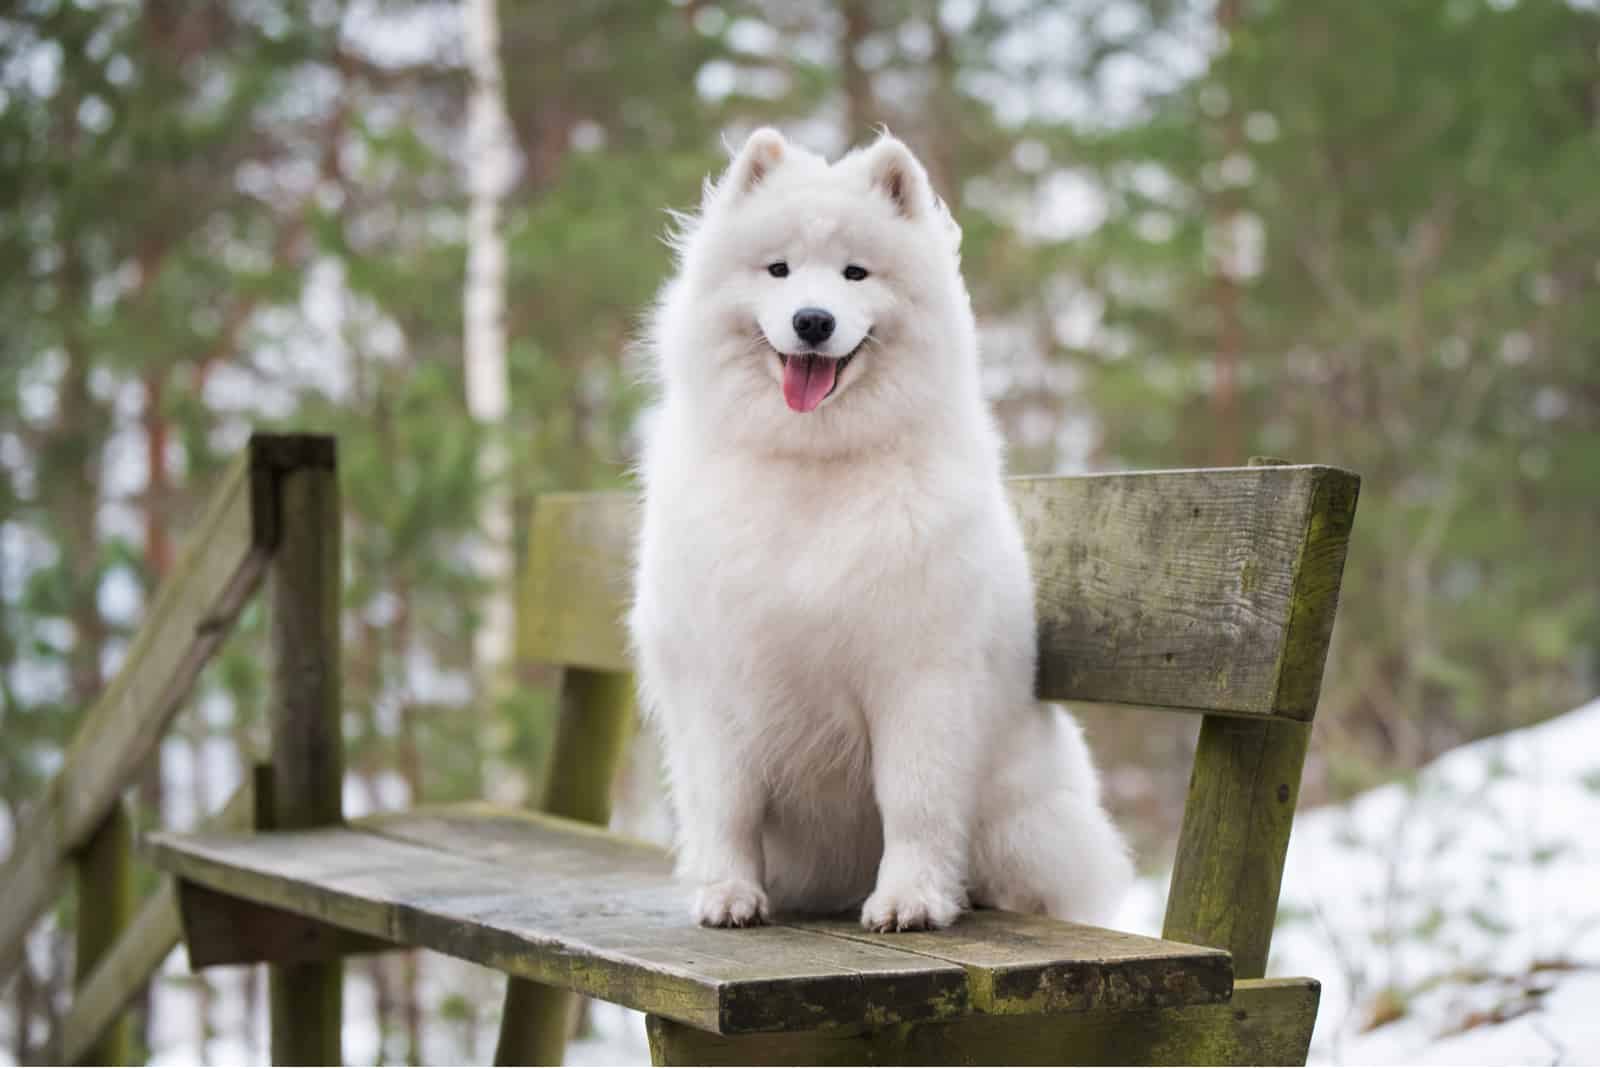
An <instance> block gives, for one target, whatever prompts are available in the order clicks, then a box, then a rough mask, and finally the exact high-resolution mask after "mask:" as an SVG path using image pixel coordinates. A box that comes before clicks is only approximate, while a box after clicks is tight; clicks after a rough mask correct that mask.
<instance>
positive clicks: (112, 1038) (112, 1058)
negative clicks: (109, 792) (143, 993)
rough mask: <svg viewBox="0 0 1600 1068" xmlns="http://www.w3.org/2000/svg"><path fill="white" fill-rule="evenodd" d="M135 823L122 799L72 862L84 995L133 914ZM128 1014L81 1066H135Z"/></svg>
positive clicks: (77, 980)
mask: <svg viewBox="0 0 1600 1068" xmlns="http://www.w3.org/2000/svg"><path fill="white" fill-rule="evenodd" d="M132 844H133V825H132V822H131V821H130V820H129V819H128V810H127V808H126V806H124V805H123V803H122V802H121V801H118V802H117V803H116V804H115V805H113V806H112V808H111V811H110V812H108V813H107V814H106V818H105V819H104V820H103V821H102V822H101V823H100V826H99V827H97V828H96V829H95V831H94V833H93V834H92V835H90V836H89V841H88V842H87V843H85V845H84V847H83V848H82V849H81V850H79V851H78V854H77V856H76V857H75V858H74V860H75V862H76V865H77V872H76V881H77V884H78V886H77V890H78V932H77V960H76V962H75V963H74V965H73V985H74V987H76V988H77V989H78V990H79V991H81V990H82V989H83V987H84V985H85V984H86V983H88V982H89V980H90V978H91V977H92V976H93V975H94V972H95V968H96V966H97V965H98V964H99V963H100V961H101V960H102V959H103V958H104V957H105V956H106V955H107V954H108V953H110V952H111V950H112V948H113V947H114V946H116V944H117V939H118V938H119V937H120V936H121V935H122V932H123V931H124V930H125V929H126V928H127V926H128V921H129V919H130V917H131V916H132V915H133V899H134V894H133V863H132V857H131V853H132ZM131 1024H132V1021H131V1020H129V1019H128V1017H127V1016H126V1015H123V1016H122V1017H121V1018H119V1019H117V1020H116V1021H115V1022H114V1023H112V1024H110V1025H109V1026H107V1027H106V1028H105V1030H104V1031H102V1032H101V1035H100V1037H99V1039H98V1040H96V1041H95V1043H94V1044H93V1045H91V1046H90V1047H89V1048H88V1049H87V1050H85V1051H84V1053H83V1055H82V1057H81V1058H80V1059H79V1060H77V1061H76V1063H79V1064H133V1063H134V1061H135V1057H134V1053H133V1028H132V1026H131Z"/></svg>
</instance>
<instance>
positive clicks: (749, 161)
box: [718, 126, 789, 196]
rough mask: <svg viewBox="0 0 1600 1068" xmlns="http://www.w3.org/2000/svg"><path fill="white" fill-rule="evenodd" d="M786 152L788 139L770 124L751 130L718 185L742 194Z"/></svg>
mask: <svg viewBox="0 0 1600 1068" xmlns="http://www.w3.org/2000/svg"><path fill="white" fill-rule="evenodd" d="M788 153H789V142H787V141H785V140H784V139H783V134H781V133H779V132H778V131H777V130H774V129H773V128H772V127H770V126H763V127H761V128H760V129H758V130H756V131H755V132H753V133H752V134H751V135H750V137H749V139H747V140H746V141H745V143H744V147H743V148H741V149H740V150H739V151H738V152H737V153H735V155H734V157H733V162H732V163H730V164H728V173H727V174H726V175H725V176H724V177H723V179H722V181H721V182H720V183H718V185H719V186H720V187H722V188H724V189H727V190H730V191H731V192H732V193H733V194H734V195H735V196H743V195H744V194H746V193H748V192H750V191H751V190H753V189H754V188H755V187H756V186H758V185H760V184H761V183H762V182H763V181H765V180H766V178H767V175H769V174H771V173H772V172H773V171H774V170H777V168H778V167H779V165H781V164H782V163H783V161H784V157H785V156H787V155H788Z"/></svg>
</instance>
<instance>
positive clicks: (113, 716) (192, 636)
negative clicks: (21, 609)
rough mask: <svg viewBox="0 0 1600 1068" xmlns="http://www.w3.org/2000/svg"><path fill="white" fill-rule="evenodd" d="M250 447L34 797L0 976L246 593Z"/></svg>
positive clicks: (11, 865)
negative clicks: (56, 770)
mask: <svg viewBox="0 0 1600 1068" xmlns="http://www.w3.org/2000/svg"><path fill="white" fill-rule="evenodd" d="M257 477H258V476H257V475H256V474H255V473H254V471H253V469H252V467H251V463H250V459H249V457H240V458H239V460H238V461H237V462H235V463H234V464H233V465H232V466H231V467H230V468H229V469H228V471H227V473H226V474H225V475H224V476H223V478H222V481H221V483H220V484H219V486H218V488H217V489H216V491H215V492H214V493H213V494H212V497H211V499H210V502H209V504H208V506H207V509H206V511H205V513H204V515H203V516H202V518H201V520H200V522H199V523H198V524H197V525H196V527H195V529H194V531H193V532H192V533H191V534H190V536H189V538H188V541H187V545H186V548H185V551H184V553H183V555H182V557H181V558H180V559H179V561H178V563H177V564H176V565H175V566H174V567H173V569H172V571H171V573H170V574H169V576H168V577H167V579H166V580H165V581H164V582H163V583H162V584H161V587H160V589H159V590H158V591H157V593H156V596H155V601H154V603H153V604H152V605H151V606H150V608H149V610H148V611H147V612H146V614H145V618H144V621H143V623H142V624H141V625H140V627H139V630H138V633H137V634H136V635H135V636H134V639H133V643H132V645H130V646H129V648H128V652H127V655H126V656H125V657H124V658H123V661H122V665H121V667H120V668H119V670H118V671H117V674H116V677H115V678H114V679H113V680H112V682H111V684H110V686H108V687H107V688H106V691H105V693H104V694H103V695H102V696H101V698H100V699H99V700H98V701H97V702H96V703H95V705H94V707H93V708H92V709H90V710H89V712H88V713H87V714H86V715H85V717H84V721H83V725H82V726H81V727H79V729H78V732H77V734H76V735H75V736H74V737H73V741H72V744H71V746H70V748H69V749H68V751H67V755H66V759H65V761H64V762H63V766H62V769H61V771H60V772H59V773H58V774H57V775H56V777H55V779H54V780H52V782H51V784H50V786H49V787H48V788H47V790H46V792H45V794H44V796H43V797H42V798H41V799H40V800H39V801H38V802H37V803H35V804H34V805H33V807H32V808H31V809H30V810H29V811H28V814H27V816H26V817H25V818H24V820H23V822H22V827H21V830H20V832H19V834H18V835H17V838H16V841H15V843H14V845H13V846H12V850H11V853H10V855H9V856H8V857H7V860H6V863H5V867H4V868H3V869H0V899H3V900H4V901H5V902H6V907H5V908H4V909H0V986H3V985H4V984H5V982H6V981H7V979H9V977H10V975H11V973H12V971H13V970H14V968H15V966H16V962H17V959H18V958H17V951H18V947H20V945H21V944H22V939H23V937H24V936H25V935H26V934H27V932H28V930H29V928H31V927H32V926H33V924H34V923H35V922H36V921H37V920H38V919H39V917H40V916H41V915H42V914H43V913H44V910H45V909H46V908H48V907H49V904H50V902H51V900H52V899H53V898H54V896H55V894H56V893H57V892H58V890H59V889H60V887H61V884H62V881H63V879H64V878H65V876H66V873H67V858H68V857H69V856H70V855H71V854H72V852H73V851H75V850H76V849H77V848H79V847H80V846H82V845H83V843H84V842H85V840H86V839H87V838H88V836H89V835H90V834H91V833H92V832H93V831H94V830H95V828H96V827H98V826H99V825H100V822H101V821H102V820H104V819H105V818H106V814H107V813H108V812H109V811H110V810H111V807H112V805H114V804H115V803H116V801H117V798H118V797H119V796H120V795H121V793H122V791H123V790H124V789H126V788H127V787H128V785H129V784H130V783H131V782H132V781H133V779H134V777H135V776H136V775H137V774H138V771H139V769H140V767H141V766H142V765H143V764H144V762H145V760H146V759H148V758H149V756H150V754H151V753H152V752H153V751H154V750H155V747H156V746H157V745H158V744H159V743H160V740H161V736H162V735H163V734H164V733H165V732H166V729H167V727H168V725H169V724H170V723H171V722H172V718H173V716H175V715H176V714H177V712H178V709H179V708H180V707H181V706H182V703H183V701H184V699H185V698H186V697H187V696H188V693H189V690H190V688H191V687H192V686H193V684H194V680H195V678H196V677H197V676H198V675H199V673H200V669H201V668H202V667H203V666H204V665H205V663H206V661H207V660H208V659H209V658H210V657H211V655H212V653H213V652H215V651H216V649H217V648H218V647H219V646H220V645H221V644H222V641H223V639H224V638H225V637H226V636H227V635H228V633H229V631H230V630H231V628H232V626H233V623H234V620H235V619H237V618H238V614H239V612H240V610H241V609H242V608H243V607H244V605H245V602H246V601H247V600H248V599H249V597H250V595H251V594H252V593H254V592H255V589H256V587H257V586H258V584H259V583H260V580H261V576H262V574H263V572H264V570H265V567H266V562H267V557H268V546H267V545H266V544H265V542H264V541H263V536H262V532H260V531H258V529H257V516H256V514H255V508H254V507H253V505H252V499H253V495H254V493H255V490H256V487H255V485H254V480H255V479H256V478H257Z"/></svg>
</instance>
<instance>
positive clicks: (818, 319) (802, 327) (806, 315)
mask: <svg viewBox="0 0 1600 1068" xmlns="http://www.w3.org/2000/svg"><path fill="white" fill-rule="evenodd" d="M794 332H795V333H797V334H799V335H800V340H801V341H804V342H805V343H806V344H807V345H820V344H822V343H823V342H824V341H826V340H828V338H830V337H832V336H833V315H832V313H830V312H825V311H823V310H822V309H821V308H801V309H800V310H799V311H797V312H795V313H794Z"/></svg>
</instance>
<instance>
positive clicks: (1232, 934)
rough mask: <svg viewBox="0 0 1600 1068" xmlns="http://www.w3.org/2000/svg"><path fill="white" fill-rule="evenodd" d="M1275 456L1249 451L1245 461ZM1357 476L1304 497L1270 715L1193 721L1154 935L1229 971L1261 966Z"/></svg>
mask: <svg viewBox="0 0 1600 1068" xmlns="http://www.w3.org/2000/svg"><path fill="white" fill-rule="evenodd" d="M1283 462H1284V461H1282V460H1272V459H1267V458H1264V457H1252V458H1251V460H1250V464H1251V466H1253V467H1260V466H1277V465H1281V464H1283ZM1359 486H1360V480H1359V479H1357V478H1356V477H1355V476H1354V475H1350V474H1347V473H1345V472H1332V471H1330V472H1328V473H1327V474H1326V475H1325V476H1324V478H1323V480H1322V482H1321V483H1320V484H1319V486H1318V488H1317V490H1316V492H1315V493H1314V494H1313V495H1312V497H1311V500H1310V502H1309V505H1308V507H1307V515H1306V518H1305V526H1304V533H1303V536H1302V539H1301V544H1300V547H1299V553H1298V557H1297V559H1296V562H1295V572H1294V581H1293V582H1292V584H1291V587H1290V591H1289V595H1290V598H1291V607H1290V620H1289V631H1288V634H1287V635H1286V637H1285V640H1284V651H1283V654H1282V656H1281V657H1280V659H1279V663H1278V669H1277V677H1276V679H1275V684H1274V690H1273V710H1274V713H1275V714H1274V715H1273V716H1272V717H1271V718H1260V719H1236V718H1230V717H1228V716H1219V715H1208V716H1206V717H1205V719H1204V721H1203V722H1202V723H1201V725H1200V743H1199V746H1198V748H1197V750H1196V752H1195V759H1194V771H1193V773H1192V775H1191V777H1190V780H1189V798H1188V801H1187V803H1186V804H1185V806H1184V810H1183V830H1182V831H1181V833H1180V835H1179V838H1178V856H1177V861H1176V863H1175V864H1174V866H1173V870H1172V885H1171V888H1170V890H1169V892H1168V895H1167V915H1166V922H1165V923H1164V925H1163V927H1162V932H1161V934H1162V937H1163V938H1168V939H1171V940H1173V941H1175V942H1192V943H1195V944H1197V945H1203V946H1217V947H1219V948H1221V949H1226V950H1228V951H1229V952H1231V953H1232V954H1233V969H1234V975H1235V976H1236V977H1237V978H1239V979H1259V978H1261V977H1262V976H1263V975H1265V974H1266V969H1267V952H1268V949H1269V948H1270V946H1271V944H1272V928H1273V925H1274V923H1275V922H1276V920H1277V911H1278V890H1279V887H1280V884H1281V881H1282V878H1283V863H1284V858H1285V856H1286V854H1287V852H1288V849H1289V831H1290V828H1291V825H1292V824H1293V821H1294V812H1295V806H1296V803H1297V802H1298V800H1299V795H1300V772H1301V769H1302V767H1303V765H1304V764H1305V757H1306V748H1307V746H1308V745H1309V743H1310V739H1311V718H1312V715H1313V714H1314V713H1315V711H1316V705H1317V695H1318V692H1319V691H1320V689H1321V686H1322V668H1323V664H1324V662H1325V661H1326V659H1327V654H1328V642H1329V639H1330V637H1331V635H1332V631H1333V618H1334V612H1335V610H1336V609H1337V607H1338V591H1339V582H1340V578H1341V576H1342V574H1343V572H1344V558H1345V547H1346V544H1347V542H1348V540H1349V536H1350V528H1351V524H1352V523H1353V522H1354V519H1355V507H1356V494H1357V491H1358V487H1359Z"/></svg>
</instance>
